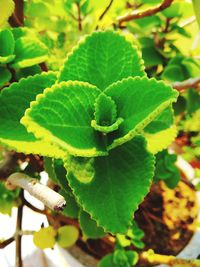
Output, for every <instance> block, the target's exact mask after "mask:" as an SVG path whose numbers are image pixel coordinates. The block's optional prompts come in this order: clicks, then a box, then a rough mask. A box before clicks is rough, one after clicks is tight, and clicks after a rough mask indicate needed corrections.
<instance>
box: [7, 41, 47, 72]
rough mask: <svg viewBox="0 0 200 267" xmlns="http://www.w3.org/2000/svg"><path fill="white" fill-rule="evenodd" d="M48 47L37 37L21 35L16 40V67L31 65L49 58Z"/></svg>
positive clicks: (14, 65)
mask: <svg viewBox="0 0 200 267" xmlns="http://www.w3.org/2000/svg"><path fill="white" fill-rule="evenodd" d="M47 53H48V50H47V47H46V46H45V45H44V44H43V43H42V42H40V41H39V40H38V39H36V38H29V37H21V38H19V39H17V40H16V42H15V54H16V58H15V60H14V62H13V64H12V66H13V67H14V68H25V67H30V66H33V65H36V64H39V63H42V62H44V61H45V60H46V59H47Z"/></svg>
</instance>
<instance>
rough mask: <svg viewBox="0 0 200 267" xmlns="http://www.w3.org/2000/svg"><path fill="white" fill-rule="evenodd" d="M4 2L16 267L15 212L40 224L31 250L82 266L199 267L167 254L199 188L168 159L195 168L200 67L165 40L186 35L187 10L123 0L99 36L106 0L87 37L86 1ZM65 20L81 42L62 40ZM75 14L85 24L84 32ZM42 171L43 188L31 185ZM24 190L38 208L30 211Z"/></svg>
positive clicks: (4, 109) (184, 235)
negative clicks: (43, 220)
mask: <svg viewBox="0 0 200 267" xmlns="http://www.w3.org/2000/svg"><path fill="white" fill-rule="evenodd" d="M8 2H9V3H8V5H5V3H4V1H2V3H0V4H1V5H2V7H4V9H5V10H4V13H5V18H4V19H2V22H1V24H2V29H1V31H0V40H1V43H2V46H1V48H0V63H1V87H2V91H1V95H0V102H1V105H0V113H1V128H0V129H1V130H0V142H1V145H2V164H1V165H2V166H1V172H0V174H1V179H2V180H3V183H1V191H2V194H1V195H2V197H1V199H2V200H1V201H2V210H1V211H4V212H9V211H10V209H11V207H12V206H13V205H17V207H18V216H17V227H16V234H15V240H16V266H19V267H21V266H22V258H21V237H22V235H23V231H22V229H21V223H22V214H23V206H28V207H30V208H31V209H33V210H35V211H36V212H40V213H44V214H45V215H46V216H47V219H48V221H49V224H50V226H49V227H41V229H40V230H39V231H38V232H34V233H31V234H33V241H34V243H35V244H36V245H37V246H38V247H39V248H42V249H45V248H52V247H53V246H54V245H55V244H56V243H58V244H59V245H60V246H61V247H63V248H69V247H71V246H72V245H74V244H75V243H77V246H78V247H79V248H81V250H82V251H84V253H88V254H90V255H91V256H93V257H94V258H96V260H95V263H89V265H90V266H97V265H98V266H99V267H108V266H109V267H112V266H113V267H117V266H127V267H129V266H130V267H131V266H135V265H137V266H149V265H155V264H159V263H160V264H168V265H169V266H177V265H178V264H179V266H190V265H191V266H199V265H200V262H199V260H196V259H189V260H187V259H184V258H182V259H177V258H176V257H175V256H174V255H177V253H179V252H180V251H181V250H182V249H183V248H184V247H185V245H186V244H187V243H188V242H189V240H190V239H191V237H192V235H193V232H194V231H195V229H196V221H197V214H198V205H197V199H196V192H195V186H196V188H197V189H198V187H199V186H198V181H194V183H193V184H192V183H191V181H188V179H187V177H185V176H184V173H182V172H181V170H179V169H180V168H179V169H178V168H177V166H176V161H177V155H179V154H182V156H183V157H185V158H187V159H188V160H189V161H192V162H193V164H194V162H198V157H199V154H198V151H199V150H198V147H199V129H200V125H199V108H200V101H199V92H198V86H199V82H200V79H199V77H198V75H199V71H200V66H199V62H198V58H195V56H186V55H185V54H184V52H182V51H181V49H179V46H178V44H176V42H175V41H173V39H170V38H171V37H169V36H170V34H173V33H174V32H175V33H176V34H177V35H178V36H179V35H183V36H186V37H188V36H189V33H188V32H187V31H186V30H184V28H181V26H180V25H179V21H180V22H181V23H183V22H182V20H181V19H182V15H183V8H185V7H188V8H191V7H192V3H187V2H184V3H183V2H177V3H173V1H172V0H171V1H167V0H165V1H163V2H161V3H158V5H157V6H153V7H151V1H135V2H134V3H133V4H131V3H129V2H127V3H126V6H125V8H126V9H138V12H136V13H130V14H129V13H128V14H125V15H124V16H120V17H117V19H116V20H113V21H112V23H111V27H112V28H110V27H107V28H108V29H102V28H104V27H105V26H104V25H102V23H103V19H104V17H105V16H106V14H107V13H108V12H109V10H110V9H111V8H112V5H113V1H110V3H109V5H108V6H106V8H105V9H103V11H102V13H101V14H100V16H99V17H98V16H97V26H96V30H95V31H94V30H91V29H90V28H89V26H90V27H91V20H92V14H93V12H94V13H95V11H94V5H93V9H92V7H91V6H92V4H91V3H90V1H59V3H58V6H57V7H56V9H55V10H54V8H53V6H51V5H50V4H51V3H50V2H51V1H47V2H44V1H30V2H25V6H24V5H23V4H24V3H23V1H15V5H14V2H13V1H11V0H10V1H8ZM146 2H147V3H146ZM52 3H53V1H52ZM23 7H24V9H23ZM193 7H194V11H195V12H196V16H197V21H198V19H199V15H198V8H197V2H196V1H193ZM14 8H15V9H14ZM140 8H142V10H143V9H144V10H143V11H141V10H140ZM41 10H42V12H41ZM74 10H76V11H74ZM161 11H162V12H161ZM194 11H191V10H190V12H192V15H193V14H194V13H193V12H194ZM24 12H25V13H24ZM73 12H77V15H74V13H73ZM115 12H116V13H114V14H115V15H116V14H117V12H118V11H116V10H115ZM24 14H25V19H24ZM36 14H37V16H36ZM49 14H52V17H51V19H50V20H48V17H49ZM88 14H89V15H88ZM189 14H191V13H189ZM69 15H70V16H71V17H72V19H73V21H72V25H73V24H76V25H77V28H78V31H79V33H80V34H81V35H83V36H82V38H81V40H80V41H79V42H78V44H75V43H76V40H77V38H78V37H79V35H78V34H77V35H76V36H73V35H71V36H70V34H69V32H68V30H67V32H66V27H67V21H68V20H67V19H68V17H67V16H69ZM84 16H88V17H89V18H90V17H91V20H89V19H88V20H86V22H85V24H86V25H85V30H84V29H83V25H84V20H83V17H84ZM9 17H10V18H9ZM8 18H9V24H10V26H12V27H10V26H8V24H7V19H8ZM193 20H194V17H193ZM185 23H189V24H190V23H191V22H190V20H189V22H188V21H186V22H185ZM146 24H147V25H146ZM24 25H25V26H24ZM186 25H187V24H186ZM143 27H145V30H142V29H143ZM124 29H127V30H126V31H125V30H124ZM127 32H128V33H127ZM85 33H87V35H85ZM131 34H134V38H133V36H131ZM69 36H70V37H69ZM70 38H71V39H70ZM73 44H75V45H74V46H73ZM72 46H73V48H72ZM66 47H67V48H68V49H69V47H70V48H71V52H69V53H68V55H67V57H66V58H65V60H64V62H63V63H62V64H60V66H58V65H59V64H58V63H57V62H56V58H57V57H58V58H63V55H64V54H65V48H66ZM141 52H142V53H141ZM48 53H49V54H48ZM47 59H49V65H46V64H45V63H44V62H45V61H46V60H47ZM47 62H48V61H47ZM55 70H56V71H55ZM163 80H164V81H163ZM5 148H6V149H7V150H5ZM194 151H195V152H194ZM192 152H193V153H192ZM188 155H189V156H188ZM196 166H198V164H197V165H196ZM43 170H45V171H46V172H47V173H48V176H49V183H48V186H46V185H43V184H41V183H40V181H39V179H40V175H39V174H40V172H41V171H43ZM4 182H5V183H4ZM192 182H193V181H192ZM24 190H26V191H28V192H29V193H30V194H32V195H33V196H35V197H36V198H37V199H39V200H40V201H42V202H43V203H44V204H45V206H46V208H45V209H44V210H38V209H37V208H35V207H34V206H32V205H31V204H30V203H29V202H28V201H27V200H26V198H25V197H24ZM13 240H14V237H11V238H10V239H8V240H5V241H2V243H1V247H2V248H3V247H5V246H6V245H8V244H10V243H11V242H12V241H13ZM72 253H73V251H72ZM78 253H79V254H80V250H79V251H78ZM169 255H170V256H169ZM83 259H84V256H83ZM92 261H93V260H92ZM84 264H88V263H84Z"/></svg>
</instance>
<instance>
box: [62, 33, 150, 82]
mask: <svg viewBox="0 0 200 267" xmlns="http://www.w3.org/2000/svg"><path fill="white" fill-rule="evenodd" d="M103 32H110V33H112V34H113V35H116V36H120V37H121V38H122V39H123V40H124V41H126V42H128V43H129V44H130V45H131V47H132V48H133V49H134V50H135V52H136V55H137V56H138V60H139V61H138V62H139V64H140V67H141V68H140V71H141V72H143V76H145V77H147V74H146V72H145V65H144V60H143V58H142V52H141V51H140V50H139V49H138V47H137V46H136V45H135V44H133V43H131V42H130V40H128V39H127V38H126V35H124V34H122V33H121V32H119V31H112V30H106V31H103V30H101V31H99V30H98V31H94V32H93V33H92V35H95V34H99V33H103ZM90 37H91V34H87V35H84V36H83V37H82V38H81V39H80V40H79V41H78V43H77V45H76V46H74V47H73V48H72V50H71V51H70V52H69V53H68V54H67V57H66V59H65V60H64V63H63V65H62V67H61V68H60V70H59V75H58V81H59V82H60V77H61V75H62V72H63V70H64V68H65V64H66V63H67V61H68V59H69V57H71V56H72V55H73V53H75V52H76V51H77V50H78V49H79V47H80V45H82V44H84V43H85V42H86V41H87V40H88V39H90Z"/></svg>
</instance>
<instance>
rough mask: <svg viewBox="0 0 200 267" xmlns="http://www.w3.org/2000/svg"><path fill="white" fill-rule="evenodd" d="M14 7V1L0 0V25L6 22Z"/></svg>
mask: <svg viewBox="0 0 200 267" xmlns="http://www.w3.org/2000/svg"><path fill="white" fill-rule="evenodd" d="M14 8H15V4H14V1H12V0H1V1H0V10H1V16H0V27H1V26H2V25H4V24H5V23H6V21H7V20H8V18H9V17H10V16H11V15H12V13H13V11H14Z"/></svg>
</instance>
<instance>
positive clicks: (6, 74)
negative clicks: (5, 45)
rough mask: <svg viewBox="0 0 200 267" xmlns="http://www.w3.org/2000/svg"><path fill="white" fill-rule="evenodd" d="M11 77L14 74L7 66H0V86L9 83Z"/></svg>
mask: <svg viewBox="0 0 200 267" xmlns="http://www.w3.org/2000/svg"><path fill="white" fill-rule="evenodd" d="M11 77H12V75H11V73H10V71H9V70H8V69H6V68H5V67H0V87H2V86H4V85H5V84H7V83H8V82H9V81H10V79H11Z"/></svg>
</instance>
